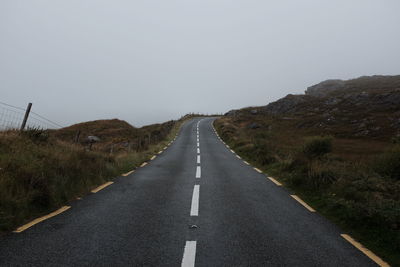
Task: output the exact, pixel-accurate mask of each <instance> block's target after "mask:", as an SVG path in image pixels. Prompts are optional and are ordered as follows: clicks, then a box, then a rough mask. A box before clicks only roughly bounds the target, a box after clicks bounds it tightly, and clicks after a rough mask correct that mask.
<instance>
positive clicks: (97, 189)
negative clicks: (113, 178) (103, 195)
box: [91, 182, 114, 193]
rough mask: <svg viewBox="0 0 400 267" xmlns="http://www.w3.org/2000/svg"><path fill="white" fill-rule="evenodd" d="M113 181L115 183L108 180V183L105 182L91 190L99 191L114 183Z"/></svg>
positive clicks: (93, 191)
mask: <svg viewBox="0 0 400 267" xmlns="http://www.w3.org/2000/svg"><path fill="white" fill-rule="evenodd" d="M113 183H114V182H107V183H105V184H103V185H100V186H99V187H97V188H95V189H93V190H92V191H91V192H92V193H97V192H99V191H100V190H102V189H104V188H106V187H107V186H109V185H110V184H113Z"/></svg>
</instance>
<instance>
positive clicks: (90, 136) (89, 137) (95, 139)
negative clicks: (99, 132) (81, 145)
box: [86, 135, 101, 143]
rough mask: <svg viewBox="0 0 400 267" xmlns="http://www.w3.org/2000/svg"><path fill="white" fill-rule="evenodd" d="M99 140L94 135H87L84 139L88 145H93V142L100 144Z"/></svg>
mask: <svg viewBox="0 0 400 267" xmlns="http://www.w3.org/2000/svg"><path fill="white" fill-rule="evenodd" d="M100 140H101V139H100V138H99V137H97V136H94V135H89V136H88V137H86V141H88V142H90V143H95V142H100Z"/></svg>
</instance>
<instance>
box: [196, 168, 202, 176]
mask: <svg viewBox="0 0 400 267" xmlns="http://www.w3.org/2000/svg"><path fill="white" fill-rule="evenodd" d="M196 178H201V167H200V166H197V168H196Z"/></svg>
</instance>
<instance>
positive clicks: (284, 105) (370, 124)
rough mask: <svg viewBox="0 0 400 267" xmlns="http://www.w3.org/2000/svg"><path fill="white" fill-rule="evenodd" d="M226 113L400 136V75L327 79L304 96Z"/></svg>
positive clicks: (344, 133) (338, 132)
mask: <svg viewBox="0 0 400 267" xmlns="http://www.w3.org/2000/svg"><path fill="white" fill-rule="evenodd" d="M225 115H227V116H246V115H252V116H255V115H266V116H273V117H276V118H280V119H282V120H291V121H293V123H294V126H295V128H298V129H300V128H312V129H314V130H319V131H321V132H323V133H328V134H332V135H335V136H338V137H371V138H375V139H382V140H388V139H390V138H393V137H396V136H399V135H400V75H399V76H370V77H367V76H364V77H360V78H357V79H352V80H347V81H343V80H327V81H324V82H321V83H319V84H316V85H313V86H310V87H308V88H307V90H306V91H305V94H303V95H287V96H286V97H284V98H281V99H279V100H278V101H275V102H272V103H270V104H268V105H266V106H261V107H251V108H245V109H242V110H232V111H229V112H228V113H226V114H225Z"/></svg>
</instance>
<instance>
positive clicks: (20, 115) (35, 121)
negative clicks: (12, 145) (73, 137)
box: [0, 102, 62, 131]
mask: <svg viewBox="0 0 400 267" xmlns="http://www.w3.org/2000/svg"><path fill="white" fill-rule="evenodd" d="M26 111H27V110H26V109H24V108H20V107H16V106H13V105H10V104H7V103H3V102H0V130H1V131H4V130H16V129H21V126H22V124H23V121H24V117H25V114H27V115H29V116H28V117H27V120H26V125H25V129H26V128H38V129H57V128H62V126H61V125H59V124H58V123H55V122H53V121H51V120H49V119H47V118H45V117H43V116H41V115H39V114H37V113H35V112H33V111H30V112H26Z"/></svg>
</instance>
